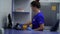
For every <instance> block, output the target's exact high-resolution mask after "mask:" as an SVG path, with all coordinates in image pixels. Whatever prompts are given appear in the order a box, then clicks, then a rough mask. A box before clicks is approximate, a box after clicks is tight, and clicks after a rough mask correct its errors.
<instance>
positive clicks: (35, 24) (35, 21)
mask: <svg viewBox="0 0 60 34" xmlns="http://www.w3.org/2000/svg"><path fill="white" fill-rule="evenodd" d="M40 24H44V16H43V14H42V12H39V13H38V14H37V15H35V16H34V17H33V18H32V29H36V28H39V27H40Z"/></svg>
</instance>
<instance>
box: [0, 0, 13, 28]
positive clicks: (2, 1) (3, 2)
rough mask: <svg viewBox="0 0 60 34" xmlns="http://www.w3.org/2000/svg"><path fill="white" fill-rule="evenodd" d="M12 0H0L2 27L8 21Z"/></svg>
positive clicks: (0, 23)
mask: <svg viewBox="0 0 60 34" xmlns="http://www.w3.org/2000/svg"><path fill="white" fill-rule="evenodd" d="M11 1H12V0H0V28H1V27H2V26H3V24H4V23H6V18H7V15H8V14H9V13H10V12H11V3H12V2H11Z"/></svg>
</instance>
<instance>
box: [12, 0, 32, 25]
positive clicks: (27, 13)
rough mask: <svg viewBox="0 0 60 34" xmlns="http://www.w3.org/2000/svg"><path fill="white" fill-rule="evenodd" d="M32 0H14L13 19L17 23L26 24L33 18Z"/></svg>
mask: <svg viewBox="0 0 60 34" xmlns="http://www.w3.org/2000/svg"><path fill="white" fill-rule="evenodd" d="M30 2H31V0H13V1H12V21H13V24H14V25H15V24H16V23H20V24H24V23H25V22H26V21H28V20H30V19H31V9H30Z"/></svg>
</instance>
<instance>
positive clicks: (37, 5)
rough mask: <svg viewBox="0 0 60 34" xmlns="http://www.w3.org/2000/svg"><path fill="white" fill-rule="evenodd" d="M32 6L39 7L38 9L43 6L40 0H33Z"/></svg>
mask: <svg viewBox="0 0 60 34" xmlns="http://www.w3.org/2000/svg"><path fill="white" fill-rule="evenodd" d="M31 6H33V7H37V8H38V9H39V8H41V5H40V2H39V0H36V1H32V2H31Z"/></svg>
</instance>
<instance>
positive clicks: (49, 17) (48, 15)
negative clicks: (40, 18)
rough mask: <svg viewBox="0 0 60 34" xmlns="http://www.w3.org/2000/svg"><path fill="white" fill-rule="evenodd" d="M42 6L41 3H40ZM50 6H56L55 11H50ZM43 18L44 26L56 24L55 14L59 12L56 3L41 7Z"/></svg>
mask: <svg viewBox="0 0 60 34" xmlns="http://www.w3.org/2000/svg"><path fill="white" fill-rule="evenodd" d="M42 4H43V3H42ZM52 6H56V10H52ZM41 10H42V11H43V14H44V18H45V25H48V26H53V25H55V23H56V22H57V13H58V11H59V4H58V3H46V5H42V6H41Z"/></svg>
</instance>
